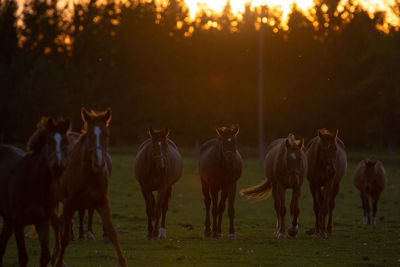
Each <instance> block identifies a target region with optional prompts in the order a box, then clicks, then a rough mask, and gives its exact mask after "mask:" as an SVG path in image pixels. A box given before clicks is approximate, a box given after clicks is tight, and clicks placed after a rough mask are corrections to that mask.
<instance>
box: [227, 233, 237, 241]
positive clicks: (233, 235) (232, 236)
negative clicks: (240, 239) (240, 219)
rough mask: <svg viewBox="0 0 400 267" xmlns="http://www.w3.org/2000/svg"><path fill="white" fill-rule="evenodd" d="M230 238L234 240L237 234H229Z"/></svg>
mask: <svg viewBox="0 0 400 267" xmlns="http://www.w3.org/2000/svg"><path fill="white" fill-rule="evenodd" d="M228 238H229V239H232V240H236V235H235V234H229V236H228Z"/></svg>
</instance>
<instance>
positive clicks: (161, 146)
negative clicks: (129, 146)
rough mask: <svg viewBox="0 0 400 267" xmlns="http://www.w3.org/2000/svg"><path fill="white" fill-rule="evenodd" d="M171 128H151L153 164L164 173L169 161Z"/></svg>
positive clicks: (159, 171)
mask: <svg viewBox="0 0 400 267" xmlns="http://www.w3.org/2000/svg"><path fill="white" fill-rule="evenodd" d="M168 135H169V129H168V127H167V128H164V129H162V130H155V129H153V128H152V127H151V128H150V129H149V136H150V138H151V161H152V165H153V166H155V169H156V170H157V172H158V173H159V174H161V173H164V172H165V169H166V167H167V166H166V163H167V158H166V155H167V148H168Z"/></svg>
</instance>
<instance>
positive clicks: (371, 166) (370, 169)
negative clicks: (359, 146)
mask: <svg viewBox="0 0 400 267" xmlns="http://www.w3.org/2000/svg"><path fill="white" fill-rule="evenodd" d="M377 162H378V160H377V159H376V158H374V157H371V158H366V159H364V164H365V173H366V174H371V173H375V172H376V168H375V166H376V163H377Z"/></svg>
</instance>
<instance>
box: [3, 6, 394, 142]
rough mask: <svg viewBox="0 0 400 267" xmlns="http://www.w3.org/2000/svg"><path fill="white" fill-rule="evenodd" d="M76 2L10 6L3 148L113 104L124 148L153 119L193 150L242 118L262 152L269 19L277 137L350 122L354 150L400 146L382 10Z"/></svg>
mask: <svg viewBox="0 0 400 267" xmlns="http://www.w3.org/2000/svg"><path fill="white" fill-rule="evenodd" d="M63 3H65V2H64V1H59V0H29V1H27V2H25V3H24V5H23V6H22V4H18V2H16V1H15V0H0V36H1V40H0V55H1V56H0V87H1V96H0V110H1V114H2V116H1V118H0V139H1V140H0V142H1V141H3V142H6V143H11V142H24V141H25V140H27V138H28V136H29V135H30V133H32V132H33V130H34V128H35V123H36V122H37V121H38V120H39V118H40V117H41V116H43V115H60V114H62V115H67V116H70V117H72V119H73V122H74V129H75V130H79V129H80V128H81V122H80V113H79V112H80V108H81V107H82V106H85V107H87V108H93V109H96V110H102V109H105V108H106V107H111V108H112V110H113V120H112V123H111V125H112V132H111V135H112V143H113V144H115V145H125V144H137V143H139V142H140V141H142V140H143V139H144V138H146V134H147V129H148V127H149V126H154V127H163V126H169V127H170V128H171V135H172V137H173V138H174V140H176V141H177V142H178V143H180V144H184V145H193V144H195V143H196V142H202V141H204V140H206V139H207V138H210V137H212V136H214V134H215V132H214V128H215V126H219V125H223V124H231V123H238V124H239V125H240V127H241V128H240V134H239V136H240V137H239V138H240V141H239V142H240V143H241V144H244V145H249V146H255V145H256V142H257V77H258V65H257V64H258V63H257V62H258V55H259V47H258V45H259V30H258V29H259V25H260V23H259V18H260V14H263V16H265V17H266V18H267V23H266V24H264V26H263V27H264V28H263V31H264V47H263V50H264V57H263V63H264V103H265V108H264V109H265V110H264V125H265V140H266V142H269V141H271V140H272V139H274V138H277V137H281V136H286V135H287V134H288V133H289V132H294V133H295V134H296V136H298V137H305V138H306V139H309V138H311V137H313V136H315V135H316V129H319V128H329V129H332V130H336V129H337V128H338V129H339V136H341V137H342V138H343V139H344V141H345V143H346V144H347V145H348V146H349V147H354V148H363V147H378V148H387V147H391V148H397V147H399V146H400V142H399V140H400V139H399V138H397V136H398V135H399V134H400V120H399V118H400V97H399V94H400V49H398V48H399V47H400V34H399V31H398V30H397V28H396V27H393V26H389V28H388V29H387V31H386V32H383V31H380V30H378V29H377V26H379V25H382V24H383V21H384V17H385V14H384V13H382V12H381V13H376V14H375V15H374V17H373V18H371V17H370V16H369V15H368V14H367V13H366V12H365V11H363V10H362V9H361V8H360V7H358V6H355V7H354V6H353V7H352V6H351V3H350V4H348V5H347V6H346V7H345V8H344V9H343V10H342V11H341V12H337V11H336V12H335V10H336V7H337V5H338V3H339V1H337V0H322V1H320V2H319V3H318V4H316V5H315V7H314V8H315V10H316V12H315V18H316V21H310V20H309V19H307V18H306V16H305V15H304V14H302V13H301V12H300V11H299V10H298V9H297V8H296V6H293V9H292V11H291V13H290V15H289V19H288V28H287V29H283V28H282V27H281V26H280V17H279V16H278V15H277V14H276V13H275V12H273V11H272V10H270V9H269V8H268V7H262V8H257V9H254V10H253V9H252V8H250V6H246V8H245V11H244V13H243V14H242V18H241V19H238V18H237V17H235V16H233V14H232V11H231V9H230V5H229V2H227V5H226V7H225V9H224V11H223V12H222V14H219V15H216V14H211V13H209V12H206V11H203V12H202V13H201V14H199V15H198V16H197V17H196V18H195V19H188V16H189V13H188V10H187V8H186V7H185V5H184V3H183V1H179V0H170V1H168V2H167V3H166V5H165V6H164V7H163V8H160V7H159V6H158V5H157V4H156V3H155V2H154V1H153V2H148V1H138V0H129V1H124V2H120V1H112V0H107V1H97V0H90V1H87V2H76V3H75V4H73V5H72V4H70V5H67V4H63ZM323 6H325V7H328V8H323ZM394 8H396V10H397V11H400V5H398V6H397V7H394ZM397 14H400V12H397Z"/></svg>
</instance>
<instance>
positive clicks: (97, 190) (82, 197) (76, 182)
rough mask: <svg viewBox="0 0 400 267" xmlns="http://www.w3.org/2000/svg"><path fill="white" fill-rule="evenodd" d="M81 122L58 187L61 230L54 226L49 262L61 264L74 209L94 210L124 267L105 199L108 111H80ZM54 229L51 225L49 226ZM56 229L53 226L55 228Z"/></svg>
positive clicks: (106, 198)
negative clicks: (51, 253) (79, 133)
mask: <svg viewBox="0 0 400 267" xmlns="http://www.w3.org/2000/svg"><path fill="white" fill-rule="evenodd" d="M81 116H82V120H83V123H84V126H83V131H82V134H81V135H80V136H79V140H78V142H77V144H76V145H75V146H74V147H73V150H72V154H71V161H70V162H69V164H68V165H67V167H66V169H65V171H64V173H63V175H62V176H61V178H60V181H59V184H58V195H59V198H60V199H61V200H62V202H63V204H64V207H63V212H62V215H61V218H60V220H61V227H58V231H57V232H58V234H57V235H58V236H57V235H56V240H55V245H54V249H53V255H52V263H53V264H55V266H57V267H61V266H63V265H64V263H63V258H64V253H65V250H66V247H67V245H68V243H69V241H70V240H71V227H72V217H73V215H74V213H75V212H76V211H77V210H81V209H91V208H94V209H96V210H97V211H98V213H99V214H100V217H101V219H102V222H103V226H104V228H105V231H106V233H107V235H108V237H109V238H110V240H111V242H112V244H113V245H114V247H115V250H116V254H117V257H118V263H119V265H120V266H127V263H126V260H125V257H124V256H123V254H122V251H121V248H120V245H119V242H118V236H117V233H116V231H115V228H114V226H113V224H112V220H111V208H110V202H109V198H108V185H109V168H110V166H109V165H108V162H107V160H106V151H107V150H108V142H109V135H110V133H109V124H110V121H111V109H110V108H108V109H107V110H106V111H104V112H95V111H93V110H91V111H90V112H88V111H87V110H86V109H85V108H82V109H81ZM53 227H54V225H53ZM56 228H57V226H56Z"/></svg>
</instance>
